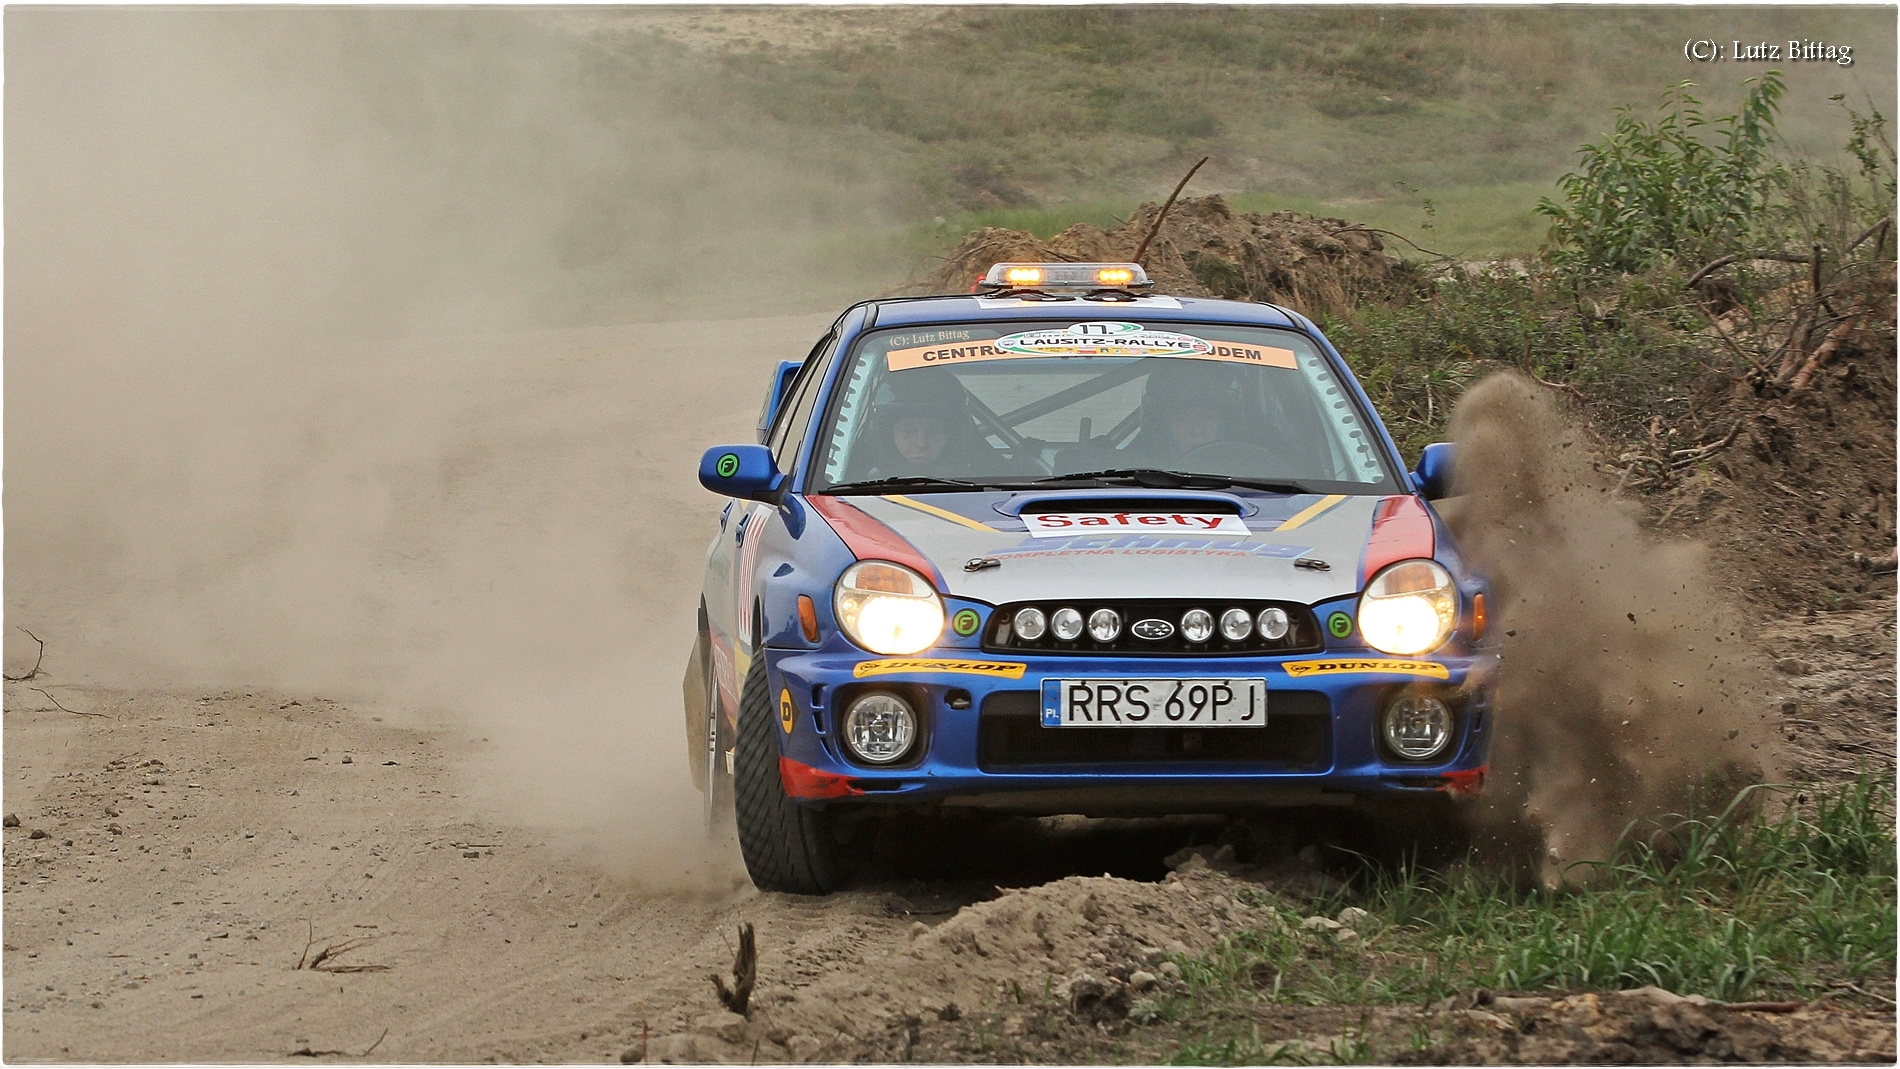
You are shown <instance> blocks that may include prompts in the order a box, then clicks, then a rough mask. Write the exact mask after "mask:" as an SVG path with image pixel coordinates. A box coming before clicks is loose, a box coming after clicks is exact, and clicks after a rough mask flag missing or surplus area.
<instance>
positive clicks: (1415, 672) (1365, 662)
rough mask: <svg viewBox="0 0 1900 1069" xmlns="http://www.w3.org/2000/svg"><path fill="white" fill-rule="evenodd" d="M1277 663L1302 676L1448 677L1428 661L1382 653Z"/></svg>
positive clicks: (1292, 674)
mask: <svg viewBox="0 0 1900 1069" xmlns="http://www.w3.org/2000/svg"><path fill="white" fill-rule="evenodd" d="M1281 667H1283V668H1285V669H1286V674H1287V675H1290V676H1292V677H1293V678H1294V679H1300V678H1302V677H1305V676H1335V675H1344V674H1347V673H1397V674H1399V675H1407V676H1431V677H1432V678H1433V679H1450V678H1451V670H1450V669H1448V668H1446V667H1445V666H1444V665H1442V664H1434V663H1433V662H1431V661H1398V660H1392V659H1390V658H1385V657H1340V658H1335V659H1329V660H1324V661H1289V662H1288V663H1286V664H1284V665H1282V666H1281Z"/></svg>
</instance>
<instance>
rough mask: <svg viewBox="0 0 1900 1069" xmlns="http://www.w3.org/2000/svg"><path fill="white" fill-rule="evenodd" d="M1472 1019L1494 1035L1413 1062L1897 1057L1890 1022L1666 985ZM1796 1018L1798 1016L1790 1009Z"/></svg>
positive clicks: (1494, 1004)
mask: <svg viewBox="0 0 1900 1069" xmlns="http://www.w3.org/2000/svg"><path fill="white" fill-rule="evenodd" d="M1473 1001H1474V1002H1475V1003H1476V1005H1475V1006H1474V1007H1473V1009H1471V1010H1467V1011H1464V1012H1465V1013H1467V1014H1472V1015H1480V1014H1481V1015H1483V1017H1485V1018H1488V1020H1486V1021H1485V1023H1487V1024H1489V1025H1491V1029H1490V1034H1489V1035H1479V1036H1477V1037H1475V1038H1469V1039H1464V1040H1461V1041H1458V1042H1453V1043H1449V1044H1446V1045H1444V1046H1438V1047H1433V1048H1430V1049H1428V1050H1424V1051H1419V1052H1416V1053H1410V1054H1402V1055H1400V1057H1399V1058H1398V1059H1397V1060H1398V1062H1399V1064H1410V1065H1498V1064H1504V1065H1547V1064H1573V1065H1590V1064H1595V1065H1630V1064H1635V1065H1668V1064H1683V1063H1696V1064H1703V1063H1708V1062H1753V1063H1761V1062H1871V1063H1888V1064H1891V1063H1892V1062H1893V1060H1894V1026H1893V1021H1892V1020H1891V1019H1890V1018H1889V1019H1884V1020H1883V1019H1880V1018H1873V1017H1860V1016H1848V1015H1844V1014H1840V1013H1827V1012H1823V1011H1818V1010H1816V1009H1814V1008H1812V1007H1807V1008H1802V1007H1799V1006H1798V1005H1797V1004H1793V1003H1789V1004H1773V1003H1737V1004H1733V1005H1725V1004H1723V1003H1720V1002H1711V1001H1709V1000H1708V999H1705V998H1700V997H1697V996H1693V995H1692V996H1689V997H1687V998H1685V997H1683V996H1681V995H1676V994H1672V993H1671V992H1668V991H1664V990H1663V989H1661V988H1659V987H1644V988H1639V989H1637V990H1634V991H1615V992H1610V993H1607V994H1600V995H1598V994H1592V995H1575V996H1572V997H1570V998H1561V999H1548V998H1505V997H1492V996H1490V995H1488V994H1486V993H1482V992H1481V993H1480V994H1479V996H1478V998H1477V999H1475V1000H1473ZM1790 1011H1792V1012H1790Z"/></svg>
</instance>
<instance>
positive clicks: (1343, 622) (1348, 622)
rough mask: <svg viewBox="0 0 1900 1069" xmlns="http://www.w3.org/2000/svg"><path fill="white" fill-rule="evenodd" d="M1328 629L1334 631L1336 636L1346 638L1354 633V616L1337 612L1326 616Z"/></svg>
mask: <svg viewBox="0 0 1900 1069" xmlns="http://www.w3.org/2000/svg"><path fill="white" fill-rule="evenodd" d="M1326 630H1328V631H1330V632H1332V634H1333V637H1334V638H1345V637H1346V636H1347V635H1350V634H1352V617H1350V616H1347V615H1346V614H1345V613H1343V612H1336V613H1334V614H1332V615H1331V616H1328V617H1327V618H1326Z"/></svg>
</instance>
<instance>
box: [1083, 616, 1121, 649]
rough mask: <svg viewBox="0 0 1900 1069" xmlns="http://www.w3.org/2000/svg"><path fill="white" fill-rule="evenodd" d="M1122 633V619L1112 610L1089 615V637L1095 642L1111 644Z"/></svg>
mask: <svg viewBox="0 0 1900 1069" xmlns="http://www.w3.org/2000/svg"><path fill="white" fill-rule="evenodd" d="M1121 633H1122V618H1121V616H1120V615H1118V614H1117V613H1116V612H1115V610H1114V609H1097V610H1095V611H1094V612H1092V613H1089V637H1090V638H1092V639H1094V640H1095V641H1097V642H1113V641H1115V636H1116V635H1119V634H1121Z"/></svg>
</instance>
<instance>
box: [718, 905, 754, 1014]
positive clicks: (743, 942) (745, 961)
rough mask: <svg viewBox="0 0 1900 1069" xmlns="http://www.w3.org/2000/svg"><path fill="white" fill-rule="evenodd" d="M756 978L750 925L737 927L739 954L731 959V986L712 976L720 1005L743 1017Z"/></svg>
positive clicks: (722, 978) (750, 998)
mask: <svg viewBox="0 0 1900 1069" xmlns="http://www.w3.org/2000/svg"><path fill="white" fill-rule="evenodd" d="M758 978H759V952H758V945H757V943H756V942H755V941H754V939H753V932H752V925H750V924H743V925H740V927H739V952H738V953H737V954H735V955H734V956H733V959H732V986H731V987H727V986H726V981H725V978H724V977H722V976H720V975H719V974H718V973H713V974H712V982H713V986H714V987H715V988H718V989H719V1001H720V1003H721V1004H722V1005H724V1006H725V1007H726V1008H727V1009H729V1010H731V1011H732V1012H734V1013H736V1014H738V1015H739V1016H741V1017H743V1016H745V1012H746V1006H747V1004H748V1003H750V1002H751V1000H752V985H753V984H754V983H755V982H757V980H758Z"/></svg>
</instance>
